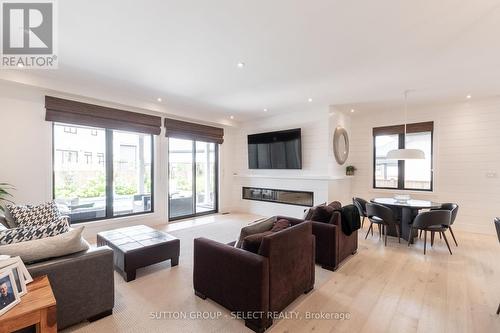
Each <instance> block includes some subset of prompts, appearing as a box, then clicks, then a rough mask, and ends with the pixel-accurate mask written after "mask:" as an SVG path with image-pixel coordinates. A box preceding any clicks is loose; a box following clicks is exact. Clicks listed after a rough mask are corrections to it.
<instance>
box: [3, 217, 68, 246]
mask: <svg viewBox="0 0 500 333" xmlns="http://www.w3.org/2000/svg"><path fill="white" fill-rule="evenodd" d="M68 231H69V223H68V220H67V219H66V218H60V219H58V220H55V221H53V222H51V223H48V224H45V225H34V226H28V227H18V228H13V229H7V230H3V231H0V245H6V244H14V243H20V242H26V241H30V240H34V239H41V238H46V237H51V236H56V235H59V234H62V233H65V232H68Z"/></svg>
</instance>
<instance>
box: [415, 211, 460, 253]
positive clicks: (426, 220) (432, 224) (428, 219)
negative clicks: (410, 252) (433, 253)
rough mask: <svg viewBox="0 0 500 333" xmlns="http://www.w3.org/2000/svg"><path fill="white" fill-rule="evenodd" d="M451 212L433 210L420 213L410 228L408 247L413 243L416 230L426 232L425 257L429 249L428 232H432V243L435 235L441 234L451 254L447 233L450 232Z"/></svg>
mask: <svg viewBox="0 0 500 333" xmlns="http://www.w3.org/2000/svg"><path fill="white" fill-rule="evenodd" d="M451 214H452V213H451V211H449V210H444V209H441V210H431V211H428V212H423V213H419V214H418V215H417V217H415V220H414V221H413V224H412V225H411V227H410V233H409V236H408V246H410V243H411V239H412V237H411V235H412V232H413V230H414V229H417V230H423V232H424V255H425V252H426V247H427V231H430V232H431V237H432V239H431V242H432V243H433V242H434V236H433V235H434V233H436V232H437V233H439V234H440V235H441V236H442V237H443V238H444V241H445V242H446V246H447V247H448V251H450V254H453V253H452V252H451V248H450V244H449V243H448V239H447V238H446V235H445V231H446V230H448V228H449V226H450V221H451Z"/></svg>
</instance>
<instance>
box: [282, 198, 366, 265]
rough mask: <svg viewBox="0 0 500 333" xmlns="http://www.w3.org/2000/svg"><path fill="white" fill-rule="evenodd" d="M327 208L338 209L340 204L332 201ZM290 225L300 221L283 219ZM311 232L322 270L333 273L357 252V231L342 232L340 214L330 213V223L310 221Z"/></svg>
mask: <svg viewBox="0 0 500 333" xmlns="http://www.w3.org/2000/svg"><path fill="white" fill-rule="evenodd" d="M329 206H331V207H333V208H335V209H340V208H342V204H341V203H340V202H338V201H334V202H332V203H330V204H329ZM283 218H286V219H288V220H290V221H295V222H292V223H297V221H302V220H298V219H292V218H288V217H283ZM312 232H313V234H314V236H315V237H316V263H317V264H319V265H321V267H322V268H324V269H328V270H330V271H335V270H337V268H338V267H339V265H340V264H341V263H342V262H343V261H344V260H345V259H346V258H347V257H349V256H351V255H353V254H355V253H356V252H357V251H358V230H356V231H354V232H353V233H352V234H350V235H346V234H345V233H344V232H343V231H342V214H341V212H340V211H338V210H336V211H334V212H333V213H332V216H331V218H330V221H329V222H328V223H325V222H317V221H312Z"/></svg>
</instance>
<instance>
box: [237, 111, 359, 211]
mask: <svg viewBox="0 0 500 333" xmlns="http://www.w3.org/2000/svg"><path fill="white" fill-rule="evenodd" d="M338 125H342V126H346V127H348V126H349V120H348V117H345V116H344V115H343V114H341V113H331V112H329V110H328V108H324V109H317V110H309V111H304V112H293V113H287V114H278V115H273V116H268V117H264V118H260V119H257V120H255V121H251V122H246V123H243V124H242V125H241V129H240V130H239V131H238V132H236V133H235V138H234V147H233V149H234V161H235V165H234V174H235V175H234V183H233V198H234V200H233V209H234V210H236V211H243V212H249V213H254V214H259V215H276V214H280V215H288V216H296V217H301V216H302V215H303V211H304V207H302V206H293V205H285V204H276V203H268V202H259V201H251V200H243V199H242V198H241V196H242V187H243V186H255V187H264V188H277V189H287V190H303V191H312V192H314V201H315V202H314V203H315V204H320V203H322V202H325V201H333V200H340V201H342V202H343V203H349V202H350V179H348V178H346V177H345V165H344V166H339V165H338V164H337V162H336V161H335V159H334V157H333V152H332V149H333V144H332V139H333V131H334V129H335V128H336V127H337V126H338ZM292 128H301V129H302V169H301V170H250V169H248V149H247V147H248V145H247V136H248V135H249V134H255V133H262V132H270V131H278V130H286V129H292Z"/></svg>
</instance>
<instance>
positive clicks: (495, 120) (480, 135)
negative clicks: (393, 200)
mask: <svg viewBox="0 0 500 333" xmlns="http://www.w3.org/2000/svg"><path fill="white" fill-rule="evenodd" d="M408 112H409V114H408V122H420V121H434V126H435V130H434V191H433V192H432V193H429V192H410V193H411V195H412V197H414V198H423V199H430V200H435V201H438V202H456V203H458V204H459V205H460V211H459V215H458V218H457V221H456V222H455V228H457V229H462V230H467V231H472V232H478V233H484V234H493V233H494V227H493V218H494V217H495V216H500V174H499V172H500V130H499V128H500V98H495V99H488V100H482V101H468V102H463V103H457V104H436V105H432V106H421V107H418V108H410V110H409V111H408ZM399 115H401V116H399ZM402 122H403V112H402V110H401V109H389V110H384V111H381V110H363V112H361V113H360V114H359V115H354V116H353V117H352V122H351V156H350V162H351V163H352V164H353V165H355V166H356V168H357V171H356V176H355V177H354V178H353V179H352V193H353V195H355V196H361V197H364V198H366V199H370V198H373V197H377V196H392V195H393V194H395V193H401V192H403V191H393V190H375V189H373V186H372V175H373V161H372V158H373V157H372V156H373V151H372V149H373V139H372V128H373V127H377V126H384V125H395V124H399V123H402ZM405 192H409V191H405Z"/></svg>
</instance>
